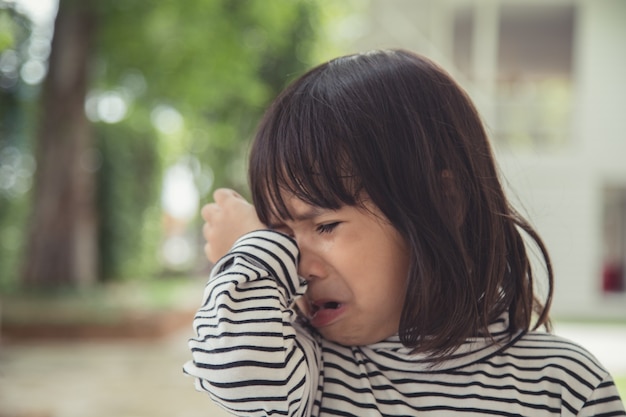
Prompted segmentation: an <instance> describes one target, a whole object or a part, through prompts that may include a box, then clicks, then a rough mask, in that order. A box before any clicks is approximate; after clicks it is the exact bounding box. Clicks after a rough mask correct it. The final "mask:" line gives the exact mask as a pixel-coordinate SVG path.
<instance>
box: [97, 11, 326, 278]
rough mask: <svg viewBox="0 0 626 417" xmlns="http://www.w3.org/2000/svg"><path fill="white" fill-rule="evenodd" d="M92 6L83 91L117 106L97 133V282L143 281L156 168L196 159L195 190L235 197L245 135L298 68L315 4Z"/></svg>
mask: <svg viewBox="0 0 626 417" xmlns="http://www.w3.org/2000/svg"><path fill="white" fill-rule="evenodd" d="M98 7H100V10H99V12H100V14H99V16H100V17H99V22H100V23H99V25H100V26H99V31H98V34H99V36H98V44H97V45H96V50H97V52H98V53H97V57H96V59H95V61H94V68H93V69H94V88H96V89H98V90H99V91H117V92H118V93H120V94H121V96H122V97H124V98H125V100H127V105H128V114H127V117H126V118H125V119H124V120H123V121H121V122H119V123H117V124H115V125H106V124H100V125H99V126H98V129H97V136H98V140H97V147H98V150H99V152H100V154H101V155H102V167H101V172H100V175H99V196H100V204H101V206H102V207H103V208H104V210H103V211H102V212H101V216H102V217H101V243H102V245H101V247H102V250H103V252H102V255H103V259H102V268H103V275H104V276H105V277H109V278H119V277H125V276H133V277H134V276H145V275H151V274H152V273H154V272H155V268H158V264H157V263H156V262H155V259H154V254H155V252H156V250H157V247H156V245H155V243H158V242H159V238H158V232H159V229H158V227H155V220H156V218H157V217H158V211H157V210H155V209H154V207H155V204H156V203H157V200H156V199H157V198H158V196H159V193H158V192H159V185H160V181H161V176H160V174H161V172H162V169H163V167H165V166H168V165H171V164H172V163H175V162H176V161H177V160H178V159H179V158H181V157H183V156H185V155H186V154H190V155H192V156H193V157H194V158H196V160H197V161H199V162H200V164H199V165H198V166H195V173H196V174H197V178H198V183H199V184H198V185H199V186H200V188H201V191H202V192H203V193H206V192H208V191H209V189H210V187H209V184H208V183H206V181H204V182H203V180H202V179H203V178H207V177H209V178H214V183H215V184H220V185H228V186H233V187H236V188H239V189H240V190H241V191H242V192H244V193H245V192H246V190H245V188H244V181H245V170H244V169H243V166H244V163H243V160H244V157H245V151H246V149H247V143H248V139H249V138H250V135H251V132H252V131H253V129H254V127H255V124H256V121H257V120H258V118H259V117H260V114H261V112H262V111H263V109H264V107H265V106H266V105H267V103H268V101H269V100H270V99H271V98H272V97H273V96H274V95H275V94H277V92H278V91H279V90H280V89H281V88H282V87H283V86H284V85H285V83H286V82H287V81H288V80H289V78H290V77H292V76H295V75H296V74H298V73H300V72H301V71H302V70H303V69H304V68H305V67H307V66H308V65H309V64H310V58H309V57H310V52H311V50H312V46H313V43H314V41H315V38H314V35H315V31H314V29H313V27H314V26H315V25H316V19H317V14H316V9H315V7H316V5H315V3H314V2H310V1H293V0H275V1H262V0H236V1H232V0H188V1H185V2H180V1H174V0H166V1H159V2H155V1H144V0H124V1H116V2H107V3H106V4H102V3H100V4H99V6H98ZM159 108H165V109H171V110H175V111H176V112H177V113H178V114H180V115H181V116H182V122H183V126H182V128H179V129H174V131H172V132H168V131H166V132H159V130H158V129H155V128H154V126H153V125H154V123H155V118H156V117H158V109H159ZM174 114H176V113H174ZM157 123H158V122H157ZM138 225H141V227H137V226H138ZM130 254H132V256H129V255H130Z"/></svg>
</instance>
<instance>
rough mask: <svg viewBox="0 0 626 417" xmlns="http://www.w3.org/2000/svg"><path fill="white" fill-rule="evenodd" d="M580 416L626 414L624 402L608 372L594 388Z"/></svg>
mask: <svg viewBox="0 0 626 417" xmlns="http://www.w3.org/2000/svg"><path fill="white" fill-rule="evenodd" d="M578 416H579V417H592V416H607V417H608V416H626V410H625V409H624V402H623V401H622V399H621V398H620V395H619V393H618V391H617V387H616V386H615V382H614V381H613V378H612V377H611V375H610V374H608V373H607V374H606V376H605V378H604V380H602V382H601V383H600V384H599V385H598V386H597V387H596V388H595V389H594V390H593V393H592V394H591V396H590V397H589V398H588V399H587V401H586V402H585V405H584V407H583V408H582V410H581V411H580V413H578Z"/></svg>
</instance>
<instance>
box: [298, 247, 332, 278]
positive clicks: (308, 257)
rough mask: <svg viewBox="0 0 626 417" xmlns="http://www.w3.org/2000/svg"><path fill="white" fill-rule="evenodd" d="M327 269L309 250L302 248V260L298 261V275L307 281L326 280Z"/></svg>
mask: <svg viewBox="0 0 626 417" xmlns="http://www.w3.org/2000/svg"><path fill="white" fill-rule="evenodd" d="M325 271H326V268H324V263H323V262H322V259H321V258H320V257H319V256H318V255H317V254H315V252H313V251H312V250H310V249H308V248H302V247H300V259H299V261H298V275H300V276H301V277H302V278H304V279H305V280H307V281H311V280H313V279H319V278H324V277H325V276H326V272H325Z"/></svg>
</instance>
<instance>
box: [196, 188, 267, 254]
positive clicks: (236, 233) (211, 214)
mask: <svg viewBox="0 0 626 417" xmlns="http://www.w3.org/2000/svg"><path fill="white" fill-rule="evenodd" d="M213 200H214V202H213V203H210V204H207V205H205V206H204V207H202V212H201V213H202V218H203V219H204V226H203V228H202V234H203V235H204V238H205V239H206V242H207V243H206V245H205V246H204V253H205V254H206V256H207V258H209V261H211V262H213V263H215V262H217V261H218V260H219V259H220V258H221V257H222V256H224V255H226V253H227V252H228V251H229V250H230V248H231V247H232V246H233V244H234V243H235V241H236V240H237V239H238V238H240V237H241V236H243V235H245V234H246V233H248V232H252V231H253V230H259V229H265V228H266V226H265V225H263V224H262V223H261V221H260V220H259V218H258V217H257V215H256V211H255V210H254V206H253V205H252V204H250V203H248V202H247V201H246V200H245V199H244V198H243V197H242V196H240V195H239V194H238V193H237V192H235V191H234V190H230V189H227V188H220V189H217V190H215V192H214V193H213Z"/></svg>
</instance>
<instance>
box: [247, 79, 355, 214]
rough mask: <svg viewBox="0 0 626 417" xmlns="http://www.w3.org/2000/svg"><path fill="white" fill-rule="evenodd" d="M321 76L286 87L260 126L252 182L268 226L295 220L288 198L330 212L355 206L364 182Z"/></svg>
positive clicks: (347, 133) (251, 168)
mask: <svg viewBox="0 0 626 417" xmlns="http://www.w3.org/2000/svg"><path fill="white" fill-rule="evenodd" d="M317 78H319V77H313V78H312V77H310V74H309V77H306V76H305V77H304V78H303V79H301V80H300V82H299V83H296V84H295V85H292V86H291V87H289V88H287V90H285V91H284V92H283V94H281V95H280V96H279V97H278V98H277V100H276V101H275V102H274V103H273V105H272V106H271V107H270V108H269V109H268V112H267V113H266V114H265V116H264V118H263V119H262V121H261V124H260V126H259V129H258V133H257V135H256V138H255V140H254V144H253V147H252V152H251V155H250V165H249V182H250V187H251V192H252V199H253V203H254V206H255V208H256V210H257V214H258V216H259V219H260V220H261V222H263V223H264V224H270V223H271V222H272V221H276V219H292V218H293V217H292V215H291V213H290V212H289V210H288V208H287V205H286V204H285V199H288V198H290V197H296V198H298V199H300V200H302V201H304V202H306V203H307V204H310V205H313V206H316V207H320V208H326V209H331V210H335V209H338V208H340V207H341V206H343V205H356V204H357V201H358V199H357V196H358V195H359V192H360V190H361V184H360V181H358V180H357V179H356V178H357V176H356V175H355V172H353V171H354V169H353V167H354V164H353V161H352V160H351V158H350V153H349V152H348V151H347V145H346V144H345V139H346V138H348V137H349V136H350V135H352V134H353V133H350V129H349V128H348V127H347V125H346V123H345V122H343V120H345V117H341V115H340V114H337V112H338V110H337V107H338V106H336V105H335V106H333V105H332V104H331V103H329V98H328V97H327V95H326V94H324V91H320V90H321V89H320V88H319V86H318V85H317V84H319V83H317V82H316V80H317ZM342 119H343V120H342Z"/></svg>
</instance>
